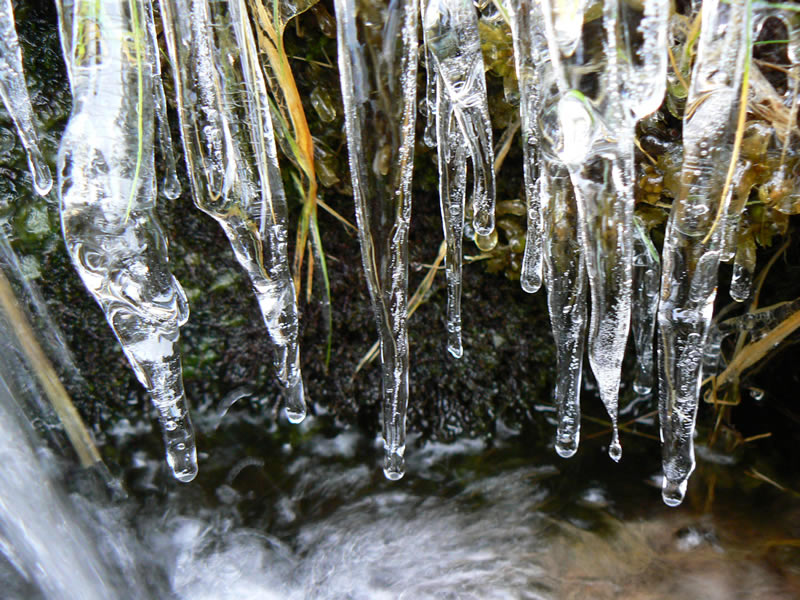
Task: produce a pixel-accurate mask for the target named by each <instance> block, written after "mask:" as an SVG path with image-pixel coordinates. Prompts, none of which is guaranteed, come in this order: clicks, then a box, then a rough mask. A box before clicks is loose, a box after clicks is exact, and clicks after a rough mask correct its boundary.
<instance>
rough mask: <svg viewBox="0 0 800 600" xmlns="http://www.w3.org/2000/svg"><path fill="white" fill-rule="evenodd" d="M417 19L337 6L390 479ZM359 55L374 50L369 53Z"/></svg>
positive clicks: (395, 461)
mask: <svg viewBox="0 0 800 600" xmlns="http://www.w3.org/2000/svg"><path fill="white" fill-rule="evenodd" d="M362 11H363V12H362ZM418 12H419V9H418V5H417V0H392V1H391V2H390V3H389V4H388V6H385V5H383V4H381V5H380V6H374V5H372V4H371V3H358V8H356V2H355V1H354V0H336V20H337V24H338V27H337V39H338V48H339V77H340V80H341V86H342V99H343V102H344V110H345V130H346V133H347V148H348V153H349V163H350V175H351V177H352V182H353V197H354V200H355V205H356V219H357V221H358V231H359V241H360V242H361V259H362V262H363V265H364V273H365V275H366V279H367V287H368V288H369V293H370V298H371V299H372V305H373V311H374V313H375V319H376V321H377V325H378V333H379V337H380V348H381V364H382V370H383V377H382V382H383V390H382V392H383V439H384V449H385V459H384V467H383V472H384V474H385V475H386V477H388V478H389V479H399V478H401V477H402V476H403V473H404V470H405V460H404V458H403V454H404V452H405V443H406V442H405V435H406V434H405V429H406V410H407V406H408V334H407V329H406V318H407V303H408V298H407V295H408V227H409V221H410V218H411V178H412V173H413V167H414V164H413V163H414V128H415V125H416V110H417V101H416V95H417V83H416V81H417V19H418ZM365 47H369V48H375V49H379V51H377V52H376V53H374V54H372V53H367V52H365ZM481 75H483V73H482V72H481ZM438 114H439V113H438V109H437V116H438ZM490 168H491V164H490ZM462 215H463V213H462ZM462 219H463V216H462Z"/></svg>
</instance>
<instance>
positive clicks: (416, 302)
mask: <svg viewBox="0 0 800 600" xmlns="http://www.w3.org/2000/svg"><path fill="white" fill-rule="evenodd" d="M446 252H447V246H446V245H445V243H444V242H442V243H441V244H440V245H439V253H438V254H437V255H436V260H435V261H433V264H432V265H431V266H430V268H428V272H427V273H425V277H424V278H423V279H422V281H421V282H420V284H419V286H418V287H417V289H416V291H415V292H414V295H413V296H411V300H409V302H408V317H407V318H409V319H410V318H411V315H413V314H414V313H415V312H416V310H417V309H418V308H419V307H420V306H421V305H422V303H423V302H424V301H425V296H426V294H427V293H428V291H430V289H431V286H432V285H433V280H434V279H435V278H436V273H437V272H438V271H439V267H440V266H441V264H442V261H443V260H444V255H445V254H446ZM379 350H380V342H375V343H374V344H372V346H371V347H370V349H369V350H367V353H366V354H365V355H364V356H362V357H361V360H360V361H358V364H357V365H356V369H355V371H353V377H355V376H356V373H358V372H359V371H360V370H361V369H363V368H364V367H365V366H366V365H368V364H370V363H371V362H372V361H373V360H375V358H376V357H377V356H378V351H379Z"/></svg>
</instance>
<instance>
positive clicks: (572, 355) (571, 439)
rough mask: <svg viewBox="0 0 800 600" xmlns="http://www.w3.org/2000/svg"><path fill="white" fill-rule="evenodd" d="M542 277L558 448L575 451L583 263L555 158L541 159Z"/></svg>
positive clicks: (574, 210) (565, 177) (563, 175)
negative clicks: (552, 360)
mask: <svg viewBox="0 0 800 600" xmlns="http://www.w3.org/2000/svg"><path fill="white" fill-rule="evenodd" d="M541 169H542V170H541V183H542V198H543V199H544V200H545V201H546V204H545V205H544V223H543V225H544V228H543V230H544V250H545V252H544V280H545V285H546V287H547V306H548V308H549V312H550V325H551V327H552V330H553V338H554V340H555V343H556V389H555V403H556V407H557V408H558V432H557V434H556V452H558V454H559V455H560V456H562V457H564V458H568V457H570V456H572V455H573V454H575V452H577V450H578V443H579V441H580V428H581V420H580V419H581V413H580V393H581V374H582V371H583V351H584V345H585V340H586V313H587V295H588V294H587V291H588V289H587V288H588V282H587V279H586V265H585V263H584V260H583V253H582V252H581V250H580V244H579V242H578V205H577V202H576V199H575V192H574V190H573V188H572V182H571V181H570V177H569V172H568V171H567V169H566V167H565V166H564V165H563V164H562V163H561V162H560V161H558V160H557V159H554V158H553V159H548V158H545V159H544V160H543V162H542V165H541Z"/></svg>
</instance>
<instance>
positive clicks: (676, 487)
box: [661, 477, 689, 506]
mask: <svg viewBox="0 0 800 600" xmlns="http://www.w3.org/2000/svg"><path fill="white" fill-rule="evenodd" d="M688 483H689V482H688V480H686V479H684V480H683V481H680V482H677V481H670V480H669V479H667V478H666V477H664V481H663V482H662V484H661V497H662V498H663V499H664V504H666V505H667V506H678V505H679V504H680V503H681V502H683V498H684V496H686V487H687V485H688Z"/></svg>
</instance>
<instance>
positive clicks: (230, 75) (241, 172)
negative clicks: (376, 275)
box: [160, 0, 306, 423]
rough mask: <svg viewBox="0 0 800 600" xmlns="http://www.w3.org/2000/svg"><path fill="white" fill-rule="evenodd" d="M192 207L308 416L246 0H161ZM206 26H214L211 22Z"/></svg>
mask: <svg viewBox="0 0 800 600" xmlns="http://www.w3.org/2000/svg"><path fill="white" fill-rule="evenodd" d="M160 6H161V16H162V20H163V22H164V30H165V33H166V38H167V45H168V48H169V53H170V58H171V61H172V65H173V73H174V79H175V87H176V92H177V103H178V114H179V116H180V122H181V131H182V137H183V148H184V154H185V156H186V166H187V170H188V172H189V180H190V181H191V185H192V192H193V196H194V200H195V204H197V206H198V207H199V208H200V209H201V210H203V211H204V212H206V213H207V214H209V215H210V216H212V217H213V218H214V219H215V220H216V221H217V222H218V223H219V224H220V225H221V226H222V229H223V230H224V231H225V234H226V235H227V236H228V239H229V240H230V243H231V246H232V247H233V251H234V254H235V255H236V258H237V260H238V261H239V264H241V265H242V267H243V268H244V269H245V271H246V272H247V274H248V276H249V278H250V282H251V284H252V287H253V291H254V292H255V295H256V299H257V300H258V303H259V306H260V308H261V313H262V315H263V317H264V322H265V324H266V326H267V330H268V332H269V335H270V337H271V339H272V343H273V345H274V348H275V369H276V373H277V377H278V380H279V381H280V383H281V385H283V386H284V387H285V388H286V413H287V415H288V417H289V420H290V421H292V422H295V423H296V422H299V421H302V420H303V418H304V417H305V414H306V405H305V399H304V394H303V381H302V376H301V373H300V355H299V346H298V340H297V334H298V317H297V305H296V303H295V290H294V284H293V283H292V278H291V277H290V273H289V263H288V258H287V232H286V218H287V216H286V215H287V209H286V198H285V196H284V191H283V185H282V183H281V178H280V172H279V167H278V160H277V152H276V148H275V136H274V132H273V128H272V120H271V117H270V111H269V100H268V97H267V90H266V83H265V81H264V76H263V73H262V71H261V68H260V66H259V63H258V59H257V54H256V49H255V42H254V38H253V33H252V29H251V26H250V22H249V17H248V15H247V12H246V9H245V5H244V2H243V0H229V1H228V2H213V3H211V4H209V2H207V0H161V2H160ZM212 24H213V25H212Z"/></svg>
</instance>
